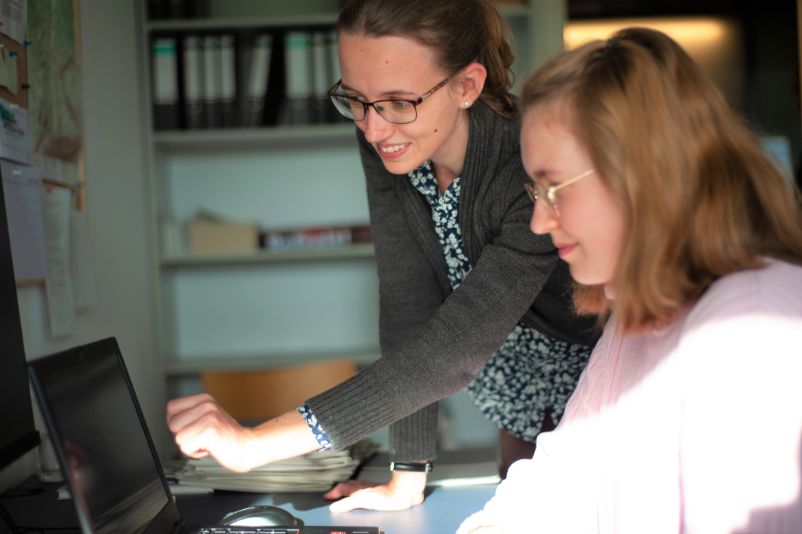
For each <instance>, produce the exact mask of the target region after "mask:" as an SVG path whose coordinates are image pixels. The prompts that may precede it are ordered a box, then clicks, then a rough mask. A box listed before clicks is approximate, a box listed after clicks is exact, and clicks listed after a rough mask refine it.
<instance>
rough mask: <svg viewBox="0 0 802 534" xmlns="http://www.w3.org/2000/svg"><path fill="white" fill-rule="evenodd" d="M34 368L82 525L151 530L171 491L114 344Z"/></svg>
mask: <svg viewBox="0 0 802 534" xmlns="http://www.w3.org/2000/svg"><path fill="white" fill-rule="evenodd" d="M31 367H32V378H33V382H34V387H35V388H36V391H37V394H38V396H39V397H40V399H41V401H42V402H41V403H42V414H43V416H44V417H45V421H46V422H47V423H48V426H49V428H50V430H51V432H52V435H53V438H54V445H55V449H56V453H57V455H58V456H59V461H60V464H61V466H62V470H63V471H65V473H64V474H65V476H66V477H67V479H68V481H69V483H70V489H71V490H72V493H73V498H74V499H75V501H76V504H77V505H78V507H79V513H80V514H81V515H82V516H83V517H81V520H82V522H84V524H86V523H88V524H91V525H92V527H91V528H92V532H97V533H104V532H109V533H111V532H143V531H145V530H146V529H147V528H148V527H149V526H150V525H151V523H152V522H153V521H154V518H156V517H157V516H158V515H159V513H160V512H161V511H162V509H163V508H164V507H165V506H166V505H167V504H168V500H169V497H168V490H167V487H166V482H165V481H164V479H163V477H162V473H161V471H160V469H159V466H158V463H157V462H158V457H157V456H156V452H155V450H154V448H153V444H152V441H151V440H150V436H149V434H148V433H147V426H145V423H144V419H143V418H142V414H141V411H140V409H139V405H138V403H137V401H136V396H135V395H134V392H133V388H131V387H130V380H129V378H128V375H127V373H126V371H125V367H124V364H123V361H122V356H121V355H120V354H119V349H118V348H117V343H116V341H114V340H113V339H112V338H109V339H106V340H102V341H98V342H95V343H92V344H89V345H85V346H83V347H76V348H75V349H71V350H69V351H65V352H62V353H59V354H55V355H53V356H48V357H46V358H42V359H39V360H34V361H32V362H31Z"/></svg>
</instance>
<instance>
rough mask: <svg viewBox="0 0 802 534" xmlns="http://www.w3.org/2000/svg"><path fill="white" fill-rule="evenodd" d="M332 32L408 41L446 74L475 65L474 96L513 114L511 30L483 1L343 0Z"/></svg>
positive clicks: (515, 109) (512, 115)
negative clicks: (478, 76)
mask: <svg viewBox="0 0 802 534" xmlns="http://www.w3.org/2000/svg"><path fill="white" fill-rule="evenodd" d="M337 29H338V30H339V31H341V32H347V33H350V34H364V35H369V36H375V37H381V36H387V35H395V36H403V37H409V38H410V39H414V40H416V41H418V42H419V43H421V44H423V45H425V46H428V47H430V48H432V49H433V50H435V51H436V52H437V55H438V57H439V59H440V66H441V67H442V68H443V70H445V71H446V72H448V73H453V72H457V71H459V70H460V69H462V68H463V67H465V66H466V65H468V64H470V63H472V62H478V63H481V64H482V65H483V66H484V67H485V69H486V70H487V79H486V80H485V86H484V88H483V90H482V94H481V96H480V97H479V98H480V99H481V100H482V101H483V102H485V103H486V104H487V105H488V106H489V107H490V108H491V109H493V110H494V111H495V112H496V113H498V114H499V115H502V116H505V117H514V116H515V115H517V107H516V104H515V101H514V99H513V97H512V95H510V92H509V91H510V88H511V87H512V84H513V74H512V61H513V53H512V47H511V45H510V42H511V40H512V37H511V36H512V32H511V30H510V28H509V25H508V24H507V22H506V20H505V19H504V17H502V16H501V14H500V13H499V12H498V10H496V8H495V6H494V5H493V4H492V3H491V2H490V1H489V0H404V1H403V2H400V1H397V0H346V2H345V3H344V6H343V8H342V10H341V11H340V16H339V19H338V20H337ZM410 61H414V58H410Z"/></svg>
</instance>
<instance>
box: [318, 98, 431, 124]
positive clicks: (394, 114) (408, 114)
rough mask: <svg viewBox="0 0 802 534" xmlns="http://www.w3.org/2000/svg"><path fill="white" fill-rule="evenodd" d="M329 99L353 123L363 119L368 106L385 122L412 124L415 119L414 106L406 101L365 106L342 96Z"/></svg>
mask: <svg viewBox="0 0 802 534" xmlns="http://www.w3.org/2000/svg"><path fill="white" fill-rule="evenodd" d="M331 99H332V101H333V102H334V106H335V107H336V108H337V110H338V111H339V112H340V113H342V114H343V115H344V116H345V117H347V118H349V119H353V120H355V121H361V120H362V119H364V118H365V115H366V114H367V108H368V107H369V106H373V109H375V110H376V112H377V113H378V114H379V115H381V116H382V117H383V118H384V119H385V120H388V121H390V122H393V123H396V124H404V123H407V122H412V121H414V120H415V118H416V117H417V112H416V111H415V104H413V103H412V102H409V101H407V100H379V101H377V102H372V103H367V104H366V103H365V102H362V101H361V100H358V99H356V98H349V97H346V96H342V95H331Z"/></svg>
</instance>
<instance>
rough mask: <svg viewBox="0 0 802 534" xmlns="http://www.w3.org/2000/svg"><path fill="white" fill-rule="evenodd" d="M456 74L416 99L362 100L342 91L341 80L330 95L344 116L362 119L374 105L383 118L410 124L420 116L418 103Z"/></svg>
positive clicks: (329, 92) (397, 122)
mask: <svg viewBox="0 0 802 534" xmlns="http://www.w3.org/2000/svg"><path fill="white" fill-rule="evenodd" d="M453 77H454V75H453V74H452V75H451V76H449V77H448V78H446V79H444V80H443V81H441V82H440V83H438V84H437V85H435V86H434V87H432V88H431V89H429V90H428V91H426V92H425V93H423V94H422V95H421V96H420V97H418V98H417V99H415V100H407V99H403V98H388V99H384V100H375V101H373V102H365V101H364V100H360V99H359V97H357V96H351V95H346V94H343V93H340V92H339V91H340V89H341V88H342V84H343V81H342V80H339V81H338V82H337V83H335V84H334V86H333V87H332V88H331V89H329V91H328V95H329V97H330V98H331V101H332V102H333V103H334V107H335V108H337V111H339V112H340V114H341V115H342V116H343V117H346V118H348V119H351V120H355V121H361V120H363V119H364V118H365V117H367V116H368V108H369V107H372V108H373V109H375V110H376V113H378V114H379V115H381V116H382V118H383V119H384V120H386V121H388V122H392V123H393V124H408V123H410V122H414V121H415V119H417V118H418V105H420V103H421V102H423V101H424V100H426V99H427V98H429V97H430V96H432V95H433V94H434V93H436V92H437V90H438V89H440V88H441V87H444V86H445V85H446V84H447V83H448V82H449V81H451V78H453Z"/></svg>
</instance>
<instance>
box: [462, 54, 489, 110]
mask: <svg viewBox="0 0 802 534" xmlns="http://www.w3.org/2000/svg"><path fill="white" fill-rule="evenodd" d="M485 80H487V69H486V68H485V66H484V65H482V64H481V63H476V62H474V63H470V64H468V65H467V66H466V67H464V68H463V69H462V70H461V71H460V73H459V74H458V75H457V81H458V88H459V89H458V91H459V98H460V102H461V103H463V104H464V103H465V102H468V103H469V105H468V106H466V107H470V106H471V105H473V103H474V102H476V100H477V99H478V98H479V95H481V94H482V89H484V87H485Z"/></svg>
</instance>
